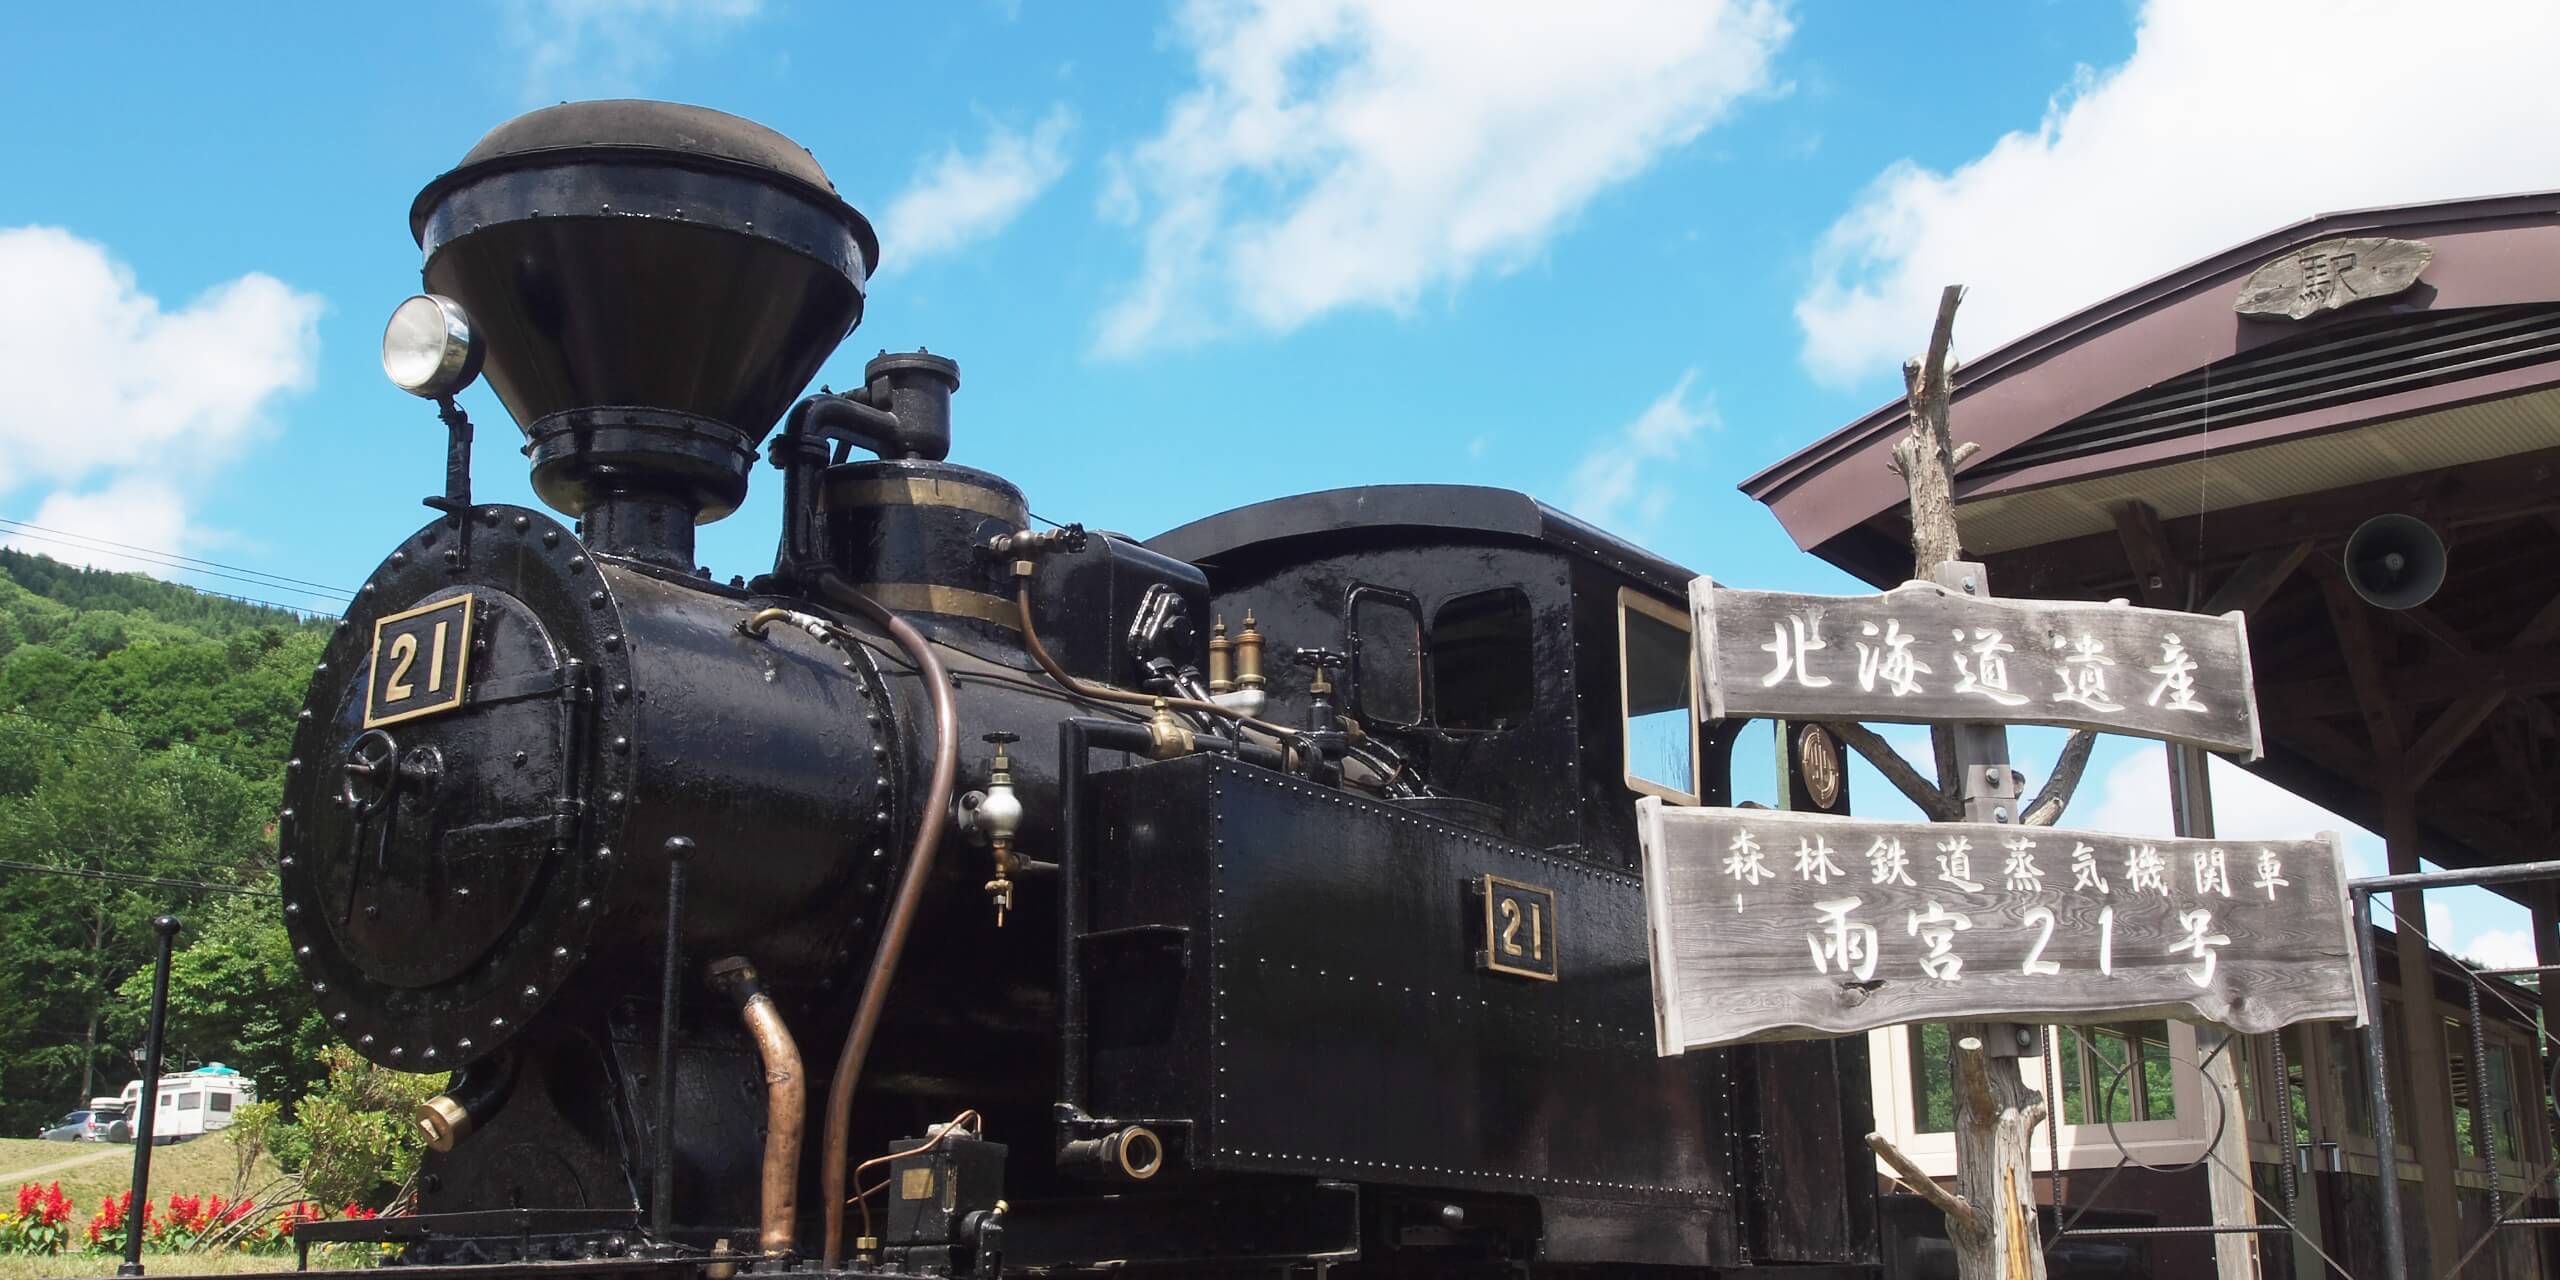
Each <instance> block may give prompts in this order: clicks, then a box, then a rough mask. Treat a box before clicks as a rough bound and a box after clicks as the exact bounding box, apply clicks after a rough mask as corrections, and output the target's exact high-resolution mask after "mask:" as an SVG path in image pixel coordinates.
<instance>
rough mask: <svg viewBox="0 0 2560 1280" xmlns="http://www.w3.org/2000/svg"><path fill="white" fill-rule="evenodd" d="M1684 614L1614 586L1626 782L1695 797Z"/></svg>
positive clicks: (1694, 730) (1666, 794) (1692, 701)
mask: <svg viewBox="0 0 2560 1280" xmlns="http://www.w3.org/2000/svg"><path fill="white" fill-rule="evenodd" d="M1693 667H1694V664H1693V663H1692V662H1691V661H1690V655H1689V618H1688V615H1687V614H1685V613H1683V612H1681V611H1680V610H1678V609H1675V608H1673V607H1672V606H1670V605H1667V604H1664V603H1662V602H1661V601H1659V600H1655V599H1653V598H1652V597H1650V596H1645V595H1640V594H1638V593H1636V592H1634V591H1631V590H1629V589H1627V588H1624V587H1621V588H1619V589H1618V689H1619V694H1620V698H1621V702H1620V707H1621V710H1622V713H1623V719H1624V722H1625V727H1626V738H1625V743H1626V779H1627V786H1629V787H1630V788H1632V789H1634V790H1636V791H1641V792H1643V793H1645V794H1647V795H1657V796H1661V797H1663V798H1665V799H1669V800H1677V801H1680V802H1681V803H1684V804H1696V803H1697V802H1698V700H1697V690H1696V684H1695V680H1694V677H1693V675H1692V671H1693Z"/></svg>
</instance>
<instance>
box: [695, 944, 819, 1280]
mask: <svg viewBox="0 0 2560 1280" xmlns="http://www.w3.org/2000/svg"><path fill="white" fill-rule="evenodd" d="M711 985H713V986H714V987H718V988H720V989H721V990H724V991H727V992H728V993H729V995H730V997H731V998H732V999H734V1000H736V1001H737V1002H738V1016H739V1017H740V1018H741V1019H743V1020H744V1021H745V1022H746V1024H747V1038H748V1039H751V1040H753V1041H755V1043H756V1056H758V1057H760V1058H762V1059H764V1199H763V1202H762V1208H763V1216H764V1223H763V1235H764V1254H765V1256H766V1257H768V1258H780V1257H787V1256H789V1255H790V1253H791V1246H792V1236H793V1234H794V1232H795V1229H796V1228H797V1226H798V1224H799V1221H800V1137H801V1134H802V1132H803V1131H804V1130H805V1129H806V1128H807V1127H808V1120H809V1082H808V1078H807V1076H806V1075H805V1074H804V1073H803V1072H802V1071H801V1069H800V1046H799V1044H797V1043H796V1042H794V1041H793V1040H792V1038H791V1028H790V1027H789V1026H787V1025H785V1024H784V1023H783V1021H782V1011H781V1010H780V1009H777V1008H775V1007H774V1004H773V997H772V996H769V995H767V994H765V990H764V984H762V983H760V982H758V981H757V980H756V970H755V966H754V965H751V964H749V963H747V958H746V957H745V956H730V957H728V958H727V959H725V960H714V961H712V962H711Z"/></svg>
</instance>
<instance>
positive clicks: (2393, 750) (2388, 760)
mask: <svg viewBox="0 0 2560 1280" xmlns="http://www.w3.org/2000/svg"><path fill="white" fill-rule="evenodd" d="M2311 576H2312V580H2313V581H2315V582H2318V583H2319V584H2320V596H2321V599H2322V600H2323V601H2324V602H2326V603H2327V604H2328V606H2329V626H2330V630H2331V631H2332V633H2334V634H2335V635H2336V636H2337V638H2338V653H2339V655H2340V656H2341V657H2343V658H2345V659H2346V663H2347V679H2348V681H2349V682H2350V683H2352V684H2353V686H2354V687H2355V691H2356V710H2357V712H2358V714H2360V715H2362V716H2363V717H2364V727H2365V732H2366V733H2367V734H2369V735H2371V737H2372V739H2373V752H2374V756H2375V758H2376V759H2378V760H2380V761H2382V762H2383V763H2384V765H2385V768H2384V770H2383V772H2386V773H2390V772H2396V771H2397V769H2398V766H2399V761H2400V756H2401V745H2402V739H2401V736H2400V716H2399V713H2398V711H2397V709H2396V708H2395V707H2394V705H2393V703H2392V701H2391V684H2390V679H2389V677H2388V676H2386V675H2385V674H2384V672H2383V664H2382V655H2381V652H2380V649H2379V647H2378V646H2377V645H2376V644H2375V643H2374V636H2373V622H2372V617H2371V615H2372V613H2373V608H2372V606H2370V605H2368V604H2366V603H2365V602H2364V601H2363V600H2362V599H2360V598H2358V597H2357V595H2356V593H2355V589H2354V588H2353V587H2350V586H2348V585H2347V577H2346V573H2345V572H2344V571H2343V570H2341V569H2340V568H2339V567H2338V566H2337V565H2334V564H2331V563H2330V562H2328V561H2326V560H2320V561H2315V562H2313V565H2312V570H2311ZM2376 781H2382V779H2376Z"/></svg>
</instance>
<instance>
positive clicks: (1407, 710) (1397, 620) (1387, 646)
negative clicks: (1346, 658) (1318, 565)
mask: <svg viewBox="0 0 2560 1280" xmlns="http://www.w3.org/2000/svg"><path fill="white" fill-rule="evenodd" d="M1351 671H1352V696H1353V697H1354V698H1355V699H1357V706H1358V709H1359V713H1360V716H1361V718H1362V719H1364V720H1369V721H1372V722H1375V723H1378V724H1390V725H1412V724H1419V723H1421V721H1422V608H1421V606H1419V605H1417V604H1415V603H1414V600H1413V597H1411V596H1408V595H1406V594H1405V593H1403V592H1401V591H1386V590H1382V589H1380V588H1377V587H1362V588H1360V589H1359V590H1357V591H1354V592H1352V593H1351Z"/></svg>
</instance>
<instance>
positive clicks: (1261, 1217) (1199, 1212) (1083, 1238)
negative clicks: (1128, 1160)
mask: <svg viewBox="0 0 2560 1280" xmlns="http://www.w3.org/2000/svg"><path fill="white" fill-rule="evenodd" d="M1359 1256H1360V1189H1359V1188H1358V1187H1356V1186H1353V1185H1352V1184H1350V1183H1347V1182H1310V1181H1296V1180H1291V1179H1273V1180H1269V1181H1265V1180H1261V1179H1256V1180H1254V1181H1252V1182H1250V1183H1244V1182H1231V1183H1227V1184H1225V1185H1222V1186H1219V1187H1217V1188H1215V1189H1204V1190H1200V1191H1179V1192H1174V1193H1172V1194H1168V1195H1158V1194H1146V1195H1123V1196H1108V1197H1097V1198H1091V1199H1070V1200H1032V1201H1023V1202H1018V1203H1016V1204H1014V1205H1012V1206H1011V1207H1010V1208H1008V1209H1007V1210H1006V1211H1005V1217H1004V1269H1005V1270H1006V1271H1008V1272H1011V1271H1019V1270H1033V1269H1037V1268H1041V1267H1073V1266H1092V1265H1094V1264H1095V1263H1097V1262H1099V1261H1101V1260H1103V1259H1117V1260H1121V1261H1124V1262H1125V1263H1127V1264H1128V1265H1131V1266H1138V1265H1146V1264H1163V1263H1193V1264H1200V1263H1210V1262H1214V1263H1218V1264H1220V1265H1228V1264H1235V1263H1310V1262H1346V1261H1350V1260H1352V1259H1354V1258H1357V1257H1359Z"/></svg>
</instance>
